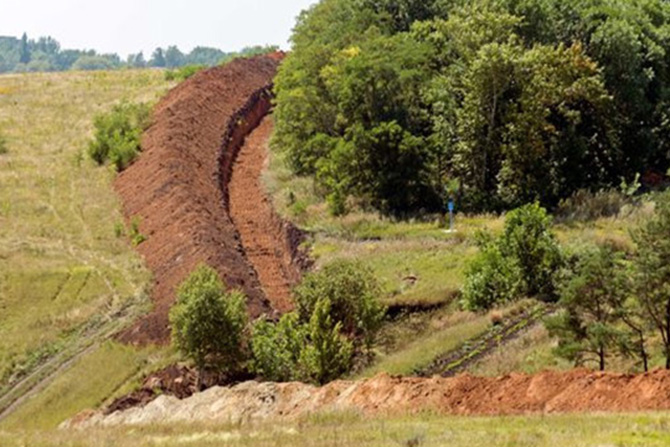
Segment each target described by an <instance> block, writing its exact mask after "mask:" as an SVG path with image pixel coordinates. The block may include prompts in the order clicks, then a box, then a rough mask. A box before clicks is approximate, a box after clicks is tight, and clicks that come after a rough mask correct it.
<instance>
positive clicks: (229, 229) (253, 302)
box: [115, 54, 288, 344]
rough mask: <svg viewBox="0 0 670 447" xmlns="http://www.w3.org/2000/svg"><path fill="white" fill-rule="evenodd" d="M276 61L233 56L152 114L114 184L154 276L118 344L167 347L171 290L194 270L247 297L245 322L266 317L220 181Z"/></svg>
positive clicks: (250, 125)
mask: <svg viewBox="0 0 670 447" xmlns="http://www.w3.org/2000/svg"><path fill="white" fill-rule="evenodd" d="M280 60H281V55H279V54H278V55H273V56H269V57H267V56H261V57H256V58H253V59H241V60H237V61H234V62H232V63H230V64H228V65H226V66H225V67H217V68H213V69H210V70H206V71H203V72H200V73H198V74H197V75H195V76H193V77H192V78H190V79H189V80H187V81H186V82H184V83H182V84H181V85H179V86H177V87H176V88H174V89H173V90H172V91H170V92H169V93H168V95H166V96H165V97H164V98H163V99H162V100H161V101H160V103H159V104H158V105H157V107H156V108H155V110H154V114H153V124H152V126H151V127H150V128H149V129H148V130H147V131H146V132H145V134H144V136H143V139H142V148H143V153H142V155H141V157H140V158H139V160H138V161H137V162H136V163H134V164H133V165H132V166H130V167H129V168H128V169H127V170H126V171H124V172H123V173H122V174H121V175H119V176H118V178H117V180H116V183H115V187H116V190H117V192H118V194H119V195H120V197H121V201H122V204H123V210H124V214H125V216H126V218H127V219H128V220H131V219H135V218H137V219H139V221H140V226H139V229H140V232H141V233H142V234H143V235H144V236H146V237H147V240H146V241H145V242H143V243H142V244H140V245H139V247H138V250H139V252H140V253H141V254H142V256H143V257H144V258H145V260H146V263H147V265H148V267H149V268H150V270H151V271H152V272H153V275H154V286H153V289H152V292H151V296H152V299H153V302H154V311H153V312H152V313H151V314H149V315H148V316H146V317H144V318H143V319H141V321H140V322H139V323H138V324H137V325H136V326H135V327H133V328H131V329H130V330H128V331H127V332H125V333H123V334H121V336H120V339H121V340H122V341H125V342H128V343H133V344H147V343H165V342H167V341H168V340H169V328H168V318H167V315H168V312H169V309H170V307H171V305H172V304H173V303H174V300H175V289H176V286H177V285H178V284H179V283H180V282H182V281H183V280H184V279H185V278H186V276H187V275H188V274H189V273H190V272H191V271H192V270H193V269H194V268H195V267H196V266H197V265H199V264H201V263H206V264H208V265H210V266H212V267H214V268H215V269H216V270H217V271H218V272H219V273H220V275H221V277H222V278H223V279H224V280H225V281H226V284H227V285H228V286H229V287H231V288H240V289H242V290H243V291H244V292H245V293H246V294H247V296H248V307H249V312H250V314H251V316H252V317H256V316H258V315H261V314H263V313H269V312H273V310H274V309H273V305H272V303H271V301H270V300H268V298H267V297H266V295H265V293H264V291H263V289H262V287H261V282H260V281H259V278H258V275H257V273H256V270H255V269H254V267H253V265H252V264H251V263H250V262H249V260H248V259H247V257H246V252H245V248H244V246H243V244H242V241H241V238H240V235H239V233H238V231H237V229H236V228H235V225H234V223H233V222H232V220H231V218H230V215H229V213H228V209H229V203H228V200H229V198H228V184H229V182H230V177H231V174H232V171H233V163H234V161H235V158H236V156H237V153H238V151H239V149H240V147H241V146H242V145H243V143H244V140H245V138H246V137H247V136H248V135H249V133H250V132H251V131H252V130H253V129H255V128H256V127H257V125H258V124H259V123H260V121H261V120H262V118H263V117H264V116H265V115H267V113H268V112H269V110H270V107H271V104H270V95H269V89H270V87H271V83H272V79H273V77H274V76H275V74H276V71H277V67H278V65H279V61H280ZM249 200H261V199H260V198H259V197H257V196H254V197H251V198H249ZM248 205H250V206H251V205H252V203H251V202H249V203H248ZM253 206H256V205H253ZM287 238H288V236H287V237H284V238H283V239H282V240H281V243H278V244H276V245H277V246H281V247H283V246H284V245H285V244H284V240H286V239H287ZM282 299H283V298H282ZM277 307H278V308H283V307H284V302H283V301H280V302H279V305H278V306H277Z"/></svg>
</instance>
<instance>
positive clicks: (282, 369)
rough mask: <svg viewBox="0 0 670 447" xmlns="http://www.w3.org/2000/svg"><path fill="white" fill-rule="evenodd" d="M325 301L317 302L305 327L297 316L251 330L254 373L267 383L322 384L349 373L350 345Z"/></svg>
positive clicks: (289, 316)
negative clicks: (267, 381)
mask: <svg viewBox="0 0 670 447" xmlns="http://www.w3.org/2000/svg"><path fill="white" fill-rule="evenodd" d="M330 306H331V304H330V301H329V300H328V299H323V300H319V302H318V303H317V305H316V308H315V309H314V313H313V314H312V315H311V316H310V318H309V321H308V322H307V323H305V322H301V321H300V317H299V315H298V314H297V313H296V312H292V313H289V314H286V315H284V316H283V317H282V318H281V320H279V323H277V324H273V323H270V322H267V321H265V320H260V321H258V322H256V324H255V325H254V328H253V335H252V340H251V350H252V353H253V357H254V359H253V369H254V371H255V372H256V373H257V374H258V375H260V376H262V377H263V378H264V379H266V380H273V381H278V382H286V381H289V380H301V381H305V382H312V383H317V384H324V383H327V382H330V381H331V380H334V379H337V378H338V377H340V376H341V375H343V374H346V373H347V372H349V371H350V370H351V367H352V359H353V354H354V346H353V343H352V342H351V341H350V340H349V339H348V338H347V337H345V336H344V335H343V334H342V323H333V320H332V318H331V308H330Z"/></svg>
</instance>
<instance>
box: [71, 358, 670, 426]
mask: <svg viewBox="0 0 670 447" xmlns="http://www.w3.org/2000/svg"><path fill="white" fill-rule="evenodd" d="M668 409H670V372H668V371H655V372H652V373H648V374H642V375H626V374H614V373H596V372H590V371H586V370H574V371H569V372H544V373H541V374H537V375H524V374H512V375H507V376H503V377H498V378H484V377H472V376H469V375H461V376H457V377H453V378H438V377H435V378H430V379H422V378H395V377H390V376H387V375H379V376H377V377H375V378H373V379H369V380H364V381H358V382H352V381H337V382H333V383H331V384H329V385H326V386H324V387H321V388H317V387H314V386H311V385H305V384H301V383H285V384H277V383H257V382H246V383H242V384H240V385H237V386H234V387H231V388H221V387H215V388H211V389H209V390H207V391H204V392H202V393H199V394H195V395H193V396H191V397H189V398H187V399H184V400H179V399H177V398H176V397H172V396H165V395H163V396H160V397H158V398H157V399H156V400H154V401H153V402H151V403H149V404H148V405H146V406H145V407H143V408H131V409H128V410H125V411H119V412H116V413H112V414H110V415H107V416H104V415H103V414H102V413H95V414H88V415H85V414H83V415H80V417H79V419H78V420H77V418H75V420H73V422H72V423H73V424H74V425H77V424H83V425H85V426H86V425H88V426H90V425H118V424H145V423H146V424H150V423H168V424H169V423H172V422H198V421H212V420H217V421H229V422H248V421H253V420H259V419H270V418H293V417H299V416H303V415H307V414H311V413H314V412H326V413H327V412H333V411H356V412H361V413H363V414H366V415H387V414H394V413H402V414H406V413H415V412H420V411H426V410H430V411H436V412H439V413H443V414H454V415H512V414H525V413H567V412H592V411H608V412H622V411H625V412H634V411H651V410H668ZM82 420H83V422H82Z"/></svg>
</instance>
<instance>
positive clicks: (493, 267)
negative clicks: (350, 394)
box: [463, 243, 521, 311]
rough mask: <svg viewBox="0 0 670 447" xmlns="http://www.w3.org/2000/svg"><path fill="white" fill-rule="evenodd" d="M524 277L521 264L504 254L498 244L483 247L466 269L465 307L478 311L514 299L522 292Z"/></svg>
mask: <svg viewBox="0 0 670 447" xmlns="http://www.w3.org/2000/svg"><path fill="white" fill-rule="evenodd" d="M520 277H521V272H520V271H519V269H518V267H517V265H516V264H515V263H511V262H509V260H508V259H506V258H505V257H504V256H503V255H502V253H501V251H500V247H499V246H498V244H495V243H491V244H488V245H486V246H483V247H481V252H480V254H479V255H478V256H477V257H476V258H475V259H474V260H473V261H472V263H471V264H470V265H469V266H468V269H467V272H466V280H465V284H464V286H463V302H464V307H465V308H466V309H468V310H472V311H476V310H479V309H490V308H492V307H494V306H495V305H496V304H500V303H506V302H510V301H513V300H514V299H516V298H517V297H518V296H519V278H520Z"/></svg>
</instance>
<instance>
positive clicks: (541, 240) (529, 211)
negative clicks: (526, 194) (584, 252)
mask: <svg viewBox="0 0 670 447" xmlns="http://www.w3.org/2000/svg"><path fill="white" fill-rule="evenodd" d="M499 244H500V250H501V253H502V255H503V257H504V258H506V259H510V260H511V261H512V262H514V263H515V264H516V265H517V267H518V268H519V269H520V273H521V278H520V279H521V284H520V285H521V289H520V290H519V291H520V293H522V294H524V295H527V296H539V297H540V298H543V299H551V298H555V295H556V293H555V289H556V284H555V277H556V274H557V273H558V270H559V269H560V267H561V262H562V261H561V252H560V249H559V247H558V243H557V242H556V237H555V236H554V234H553V233H552V232H551V218H550V217H549V216H548V215H547V211H546V210H545V209H544V208H542V207H541V206H540V205H538V204H537V203H535V204H530V205H525V206H522V207H521V208H517V209H516V210H514V211H511V212H510V213H509V214H508V215H507V218H506V219H505V230H504V232H503V235H502V237H501V239H500V242H499Z"/></svg>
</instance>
